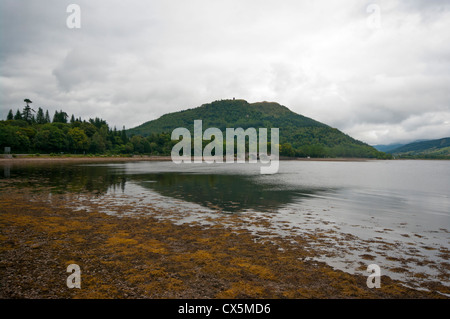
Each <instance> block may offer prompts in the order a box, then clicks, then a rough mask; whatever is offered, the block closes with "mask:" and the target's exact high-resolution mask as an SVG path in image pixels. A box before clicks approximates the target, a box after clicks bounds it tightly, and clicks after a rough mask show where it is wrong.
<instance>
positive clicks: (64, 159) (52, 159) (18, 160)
mask: <svg viewBox="0 0 450 319" xmlns="http://www.w3.org/2000/svg"><path fill="white" fill-rule="evenodd" d="M279 160H280V161H305V162H367V161H384V160H380V159H374V158H292V157H280V159H279ZM138 161H152V162H154V161H158V162H161V161H164V162H169V161H172V158H171V157H170V156H146V155H135V156H129V157H120V156H76V155H74V156H29V157H28V156H18V157H15V158H5V157H1V158H0V164H4V163H6V164H26V163H74V162H138ZM246 162H247V160H246ZM224 163H226V160H225V159H224Z"/></svg>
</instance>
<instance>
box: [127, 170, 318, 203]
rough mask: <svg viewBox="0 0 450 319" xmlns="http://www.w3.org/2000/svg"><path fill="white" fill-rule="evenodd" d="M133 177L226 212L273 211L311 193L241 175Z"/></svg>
mask: <svg viewBox="0 0 450 319" xmlns="http://www.w3.org/2000/svg"><path fill="white" fill-rule="evenodd" d="M136 177H137V178H138V179H140V180H141V181H140V183H139V184H140V185H141V186H142V187H145V188H149V189H152V190H153V191H156V192H158V193H160V194H161V195H164V196H169V197H174V198H178V199H182V200H185V201H189V202H194V203H197V204H200V205H202V206H205V207H208V208H211V209H218V210H224V211H228V212H236V211H242V210H245V209H254V210H273V209H276V208H279V207H281V206H283V205H286V204H288V203H291V202H293V201H295V200H298V198H299V197H305V196H308V193H313V192H314V191H312V190H306V191H305V190H303V191H302V192H299V191H298V190H282V189H274V188H273V187H272V186H271V185H264V184H257V183H256V182H255V181H254V180H253V179H252V178H251V177H248V176H243V175H210V174H208V175H200V174H179V173H164V174H146V175H140V176H133V177H132V178H133V180H134V179H135V178H136Z"/></svg>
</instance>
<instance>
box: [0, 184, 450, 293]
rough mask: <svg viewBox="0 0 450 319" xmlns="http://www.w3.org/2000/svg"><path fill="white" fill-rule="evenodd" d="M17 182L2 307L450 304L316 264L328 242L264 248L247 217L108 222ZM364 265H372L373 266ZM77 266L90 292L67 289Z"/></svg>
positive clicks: (1, 281)
mask: <svg viewBox="0 0 450 319" xmlns="http://www.w3.org/2000/svg"><path fill="white" fill-rule="evenodd" d="M16 182H17V181H15V182H13V181H11V180H6V179H5V180H0V243H1V245H0V298H446V296H445V295H443V294H449V293H450V291H449V288H448V287H447V286H444V285H442V284H440V283H439V282H430V283H429V285H428V286H427V289H428V291H424V290H417V289H412V288H409V287H407V286H405V285H404V283H402V282H400V281H397V280H393V279H391V278H390V277H388V276H384V275H383V276H382V277H381V288H379V289H376V288H372V289H370V288H368V287H367V285H366V280H367V276H368V273H367V274H366V275H364V274H365V268H366V267H367V265H363V264H362V265H361V272H360V273H356V274H349V273H346V272H343V271H340V270H336V269H334V268H332V267H331V266H329V265H327V264H325V263H323V262H318V261H315V260H314V258H315V257H316V256H317V255H318V253H319V252H318V251H317V250H315V249H312V247H314V246H313V245H311V243H320V242H321V241H324V245H329V243H328V242H327V241H326V239H327V235H326V234H320V233H317V234H315V235H314V236H312V235H310V236H291V237H290V238H289V239H286V238H283V237H276V236H275V237H274V236H272V237H270V240H261V238H264V237H263V236H261V237H260V236H258V234H255V233H252V232H250V231H249V230H246V229H244V228H242V227H238V226H239V225H240V224H242V223H245V222H248V221H245V220H243V219H241V218H240V217H239V216H238V215H235V216H222V217H217V218H216V219H215V222H214V223H213V224H211V225H204V224H200V223H195V222H193V223H189V224H177V223H175V222H174V221H172V220H170V219H157V218H155V217H154V216H155V215H158V214H161V215H164V214H167V212H164V211H158V210H160V209H161V208H158V207H152V206H148V207H147V209H148V210H149V211H152V214H141V215H140V216H139V218H137V217H136V216H126V215H122V216H114V215H108V214H105V213H103V212H101V210H100V209H99V207H97V206H98V205H99V204H98V203H96V202H95V201H89V200H86V199H85V200H84V201H83V207H81V208H80V207H77V206H76V204H75V203H77V202H78V197H79V194H77V193H70V192H66V193H64V194H57V195H55V194H53V195H51V196H50V189H49V188H47V187H46V186H39V187H36V186H34V187H26V186H24V185H23V184H21V186H20V187H18V186H16V185H17V183H16ZM36 182H38V181H36ZM84 196H88V197H89V196H95V195H94V194H92V195H89V194H84ZM86 205H88V206H89V207H86ZM131 208H132V207H119V209H123V210H124V211H127V210H129V209H131ZM116 209H118V208H117V207H116ZM152 215H153V216H152ZM222 218H223V219H225V218H226V224H227V226H224V225H222V224H221V222H220V220H221V219H222ZM230 221H231V226H230ZM233 223H234V224H235V225H236V227H235V228H233V226H232V225H233ZM254 223H265V221H264V220H263V219H261V220H258V219H257V220H255V221H254ZM224 224H225V222H224ZM348 242H349V243H351V238H350V239H349V240H348ZM319 246H320V245H319ZM315 247H317V245H316V246H315ZM443 253H446V254H448V251H446V252H443ZM361 258H362V259H363V260H367V261H368V263H367V264H370V261H371V259H372V256H371V255H370V254H368V255H364V256H361ZM70 264H78V265H79V266H80V268H81V289H69V288H68V287H67V285H66V279H67V277H68V275H69V273H67V272H66V268H67V266H68V265H70ZM447 270H448V269H447ZM398 271H402V270H401V269H399V270H398ZM419 275H420V274H419Z"/></svg>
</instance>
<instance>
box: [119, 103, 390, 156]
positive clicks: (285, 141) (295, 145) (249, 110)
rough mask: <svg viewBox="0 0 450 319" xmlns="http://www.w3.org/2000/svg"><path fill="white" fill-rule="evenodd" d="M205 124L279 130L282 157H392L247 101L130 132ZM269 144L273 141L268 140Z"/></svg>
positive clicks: (278, 108) (207, 107) (211, 106)
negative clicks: (199, 121)
mask: <svg viewBox="0 0 450 319" xmlns="http://www.w3.org/2000/svg"><path fill="white" fill-rule="evenodd" d="M200 119H201V120H202V121H203V123H202V124H203V130H205V129H206V128H208V127H216V128H219V129H220V130H222V132H225V129H226V128H228V127H229V128H238V127H242V128H243V129H246V128H249V127H254V128H267V129H268V131H269V132H270V128H279V130H280V145H281V148H280V154H281V155H284V156H297V157H306V156H310V157H363V158H390V155H387V154H385V153H383V152H379V151H377V150H376V149H374V148H373V147H371V146H369V145H367V144H365V143H363V142H361V141H358V140H355V139H353V138H352V137H350V136H348V135H346V134H344V133H342V132H341V131H339V130H338V129H335V128H332V127H330V126H328V125H325V124H323V123H320V122H318V121H315V120H313V119H311V118H308V117H305V116H302V115H300V114H297V113H294V112H292V111H290V110H289V109H288V108H287V107H285V106H282V105H280V104H278V103H271V102H259V103H251V104H250V103H248V102H247V101H245V100H221V101H214V102H212V103H208V104H204V105H202V106H200V107H197V108H193V109H188V110H184V111H180V112H175V113H169V114H165V115H163V116H161V117H160V118H159V119H156V120H153V121H149V122H146V123H144V124H142V125H140V126H138V127H135V128H132V129H130V130H128V131H127V134H128V135H129V136H133V135H142V136H151V134H160V133H163V132H164V133H171V132H172V131H173V130H174V129H175V128H177V127H185V128H187V129H189V130H190V131H191V133H192V134H193V125H194V120H200ZM269 141H270V140H269Z"/></svg>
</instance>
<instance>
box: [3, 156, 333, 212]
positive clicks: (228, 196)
mask: <svg viewBox="0 0 450 319" xmlns="http://www.w3.org/2000/svg"><path fill="white" fill-rule="evenodd" d="M135 168H136V167H135V166H132V167H131V169H130V168H128V169H127V167H126V165H120V164H119V165H118V164H115V165H67V164H65V165H56V164H55V165H47V166H27V167H20V168H18V169H13V170H12V173H11V172H10V171H9V168H8V176H6V173H5V177H10V176H11V177H12V178H15V177H18V178H21V179H20V180H21V182H22V183H26V184H27V186H50V187H51V192H54V193H61V192H65V191H71V192H88V193H95V194H97V195H101V194H106V193H107V192H108V191H114V192H117V191H121V192H125V189H126V184H127V183H135V184H138V185H139V186H141V187H143V188H144V189H148V190H151V191H154V192H157V193H159V194H160V195H163V196H166V197H171V198H176V199H181V200H184V201H187V202H192V203H196V204H199V205H201V206H203V207H207V208H210V209H213V210H222V211H226V212H237V211H244V210H259V211H269V210H270V211H271V210H276V209H279V208H281V207H284V206H286V205H288V204H290V203H294V202H296V203H298V202H299V201H301V199H302V198H305V197H310V196H311V195H314V194H318V193H320V192H324V191H327V192H329V191H330V189H320V188H305V187H300V186H298V187H296V188H292V187H290V188H289V189H285V188H283V187H281V185H279V184H278V185H277V184H273V183H272V184H270V183H260V182H259V181H258V180H257V179H255V176H253V175H249V174H245V173H243V172H241V174H239V173H237V172H231V173H230V172H229V173H228V174H222V173H218V174H215V173H211V172H208V171H206V172H205V173H201V174H199V173H182V172H167V171H163V172H150V173H143V171H142V170H135ZM147 168H148V171H151V170H152V169H154V168H153V167H150V166H149V167H147ZM5 172H6V167H5ZM24 180H27V181H26V182H25V181H24ZM33 181H39V182H38V183H34V182H33ZM130 195H134V194H130Z"/></svg>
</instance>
